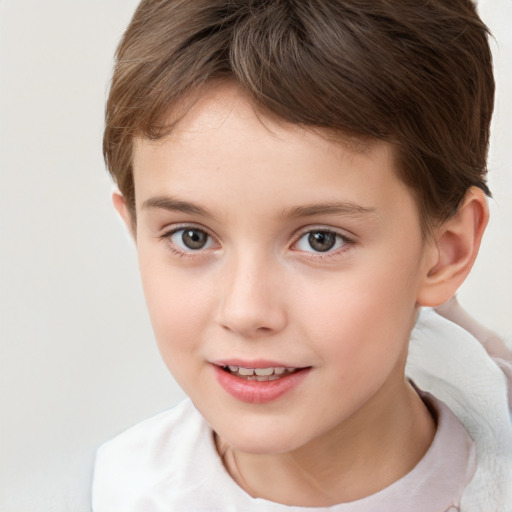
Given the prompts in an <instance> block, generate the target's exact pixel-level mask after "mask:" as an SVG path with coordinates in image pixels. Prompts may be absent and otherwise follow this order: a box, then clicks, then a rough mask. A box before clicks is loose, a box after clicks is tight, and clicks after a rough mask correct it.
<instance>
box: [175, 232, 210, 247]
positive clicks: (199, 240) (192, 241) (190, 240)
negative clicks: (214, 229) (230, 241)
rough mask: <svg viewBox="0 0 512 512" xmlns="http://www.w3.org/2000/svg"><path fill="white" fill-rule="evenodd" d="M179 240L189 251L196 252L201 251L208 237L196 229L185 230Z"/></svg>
mask: <svg viewBox="0 0 512 512" xmlns="http://www.w3.org/2000/svg"><path fill="white" fill-rule="evenodd" d="M181 239H182V240H183V243H184V244H185V245H186V246H187V247H188V248H189V249H194V250H197V249H202V248H203V247H204V246H205V245H206V242H207V241H208V235H207V234H206V233H205V232H204V231H199V230H197V229H186V230H185V231H183V235H182V236H181Z"/></svg>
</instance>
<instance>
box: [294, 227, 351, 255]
mask: <svg viewBox="0 0 512 512" xmlns="http://www.w3.org/2000/svg"><path fill="white" fill-rule="evenodd" d="M347 242H348V240H347V238H345V237H344V236H342V235H340V234H339V233H336V232H334V231H329V230H325V229H323V230H322V229H319V230H315V231H308V232H307V233H305V234H304V235H303V236H301V237H300V238H299V240H298V242H297V243H296V247H297V249H298V250H299V251H305V252H328V251H332V250H336V249H339V248H341V247H342V246H343V245H344V244H345V243H347Z"/></svg>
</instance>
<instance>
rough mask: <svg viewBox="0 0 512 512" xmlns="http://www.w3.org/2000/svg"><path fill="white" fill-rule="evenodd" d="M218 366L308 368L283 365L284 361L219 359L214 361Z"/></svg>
mask: <svg viewBox="0 0 512 512" xmlns="http://www.w3.org/2000/svg"><path fill="white" fill-rule="evenodd" d="M212 364H214V365H216V366H238V367H241V368H306V367H307V366H301V365H295V364H289V363H283V362H282V361H270V360H266V359H256V360H244V359H237V358H230V359H218V360H215V361H212Z"/></svg>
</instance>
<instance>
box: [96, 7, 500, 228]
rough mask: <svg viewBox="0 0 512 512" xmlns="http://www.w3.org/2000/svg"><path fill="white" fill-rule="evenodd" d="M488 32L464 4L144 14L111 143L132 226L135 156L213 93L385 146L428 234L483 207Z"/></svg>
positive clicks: (137, 23)
mask: <svg viewBox="0 0 512 512" xmlns="http://www.w3.org/2000/svg"><path fill="white" fill-rule="evenodd" d="M488 35H489V34H488V30H487V27H486V26H485V25H484V23H483V22H482V21H481V19H480V18H479V16H478V15H477V12H476V8H475V5H474V3H473V2H472V1H470V0H430V1H428V2H425V1H424V0H143V1H142V2H141V3H140V5H139V7H138V8H137V10H136V12H135V14H134V16H133V19H132V21H131V23H130V25H129V26H128V28H127V30H126V32H125V34H124V36H123V38H122V40H121V42H120V45H119V47H118V50H117V53H116V63H115V70H114V75H113V79H112V85H111V89H110V95H109V98H108V102H107V108H106V128H105V134H104V141H103V150H104V156H105V160H106V163H107V167H108V169H109V171H110V173H111V174H112V176H113V178H114V180H115V181H116V182H117V184H118V186H119V189H120V190H121V192H122V194H123V195H124V196H125V199H126V201H127V203H128V205H129V207H130V209H131V211H132V215H133V216H134V218H135V190H134V184H133V175H132V145H133V139H134V137H136V136H142V137H147V138H152V139H154V138H159V137H163V136H165V134H167V133H168V132H169V130H170V129H171V128H172V127H171V126H165V124H164V123H165V119H166V116H168V115H169V113H170V112H172V111H173V108H176V107H178V106H179V105H180V104H181V105H182V104H183V100H185V99H187V98H190V97H191V93H192V92H193V91H198V90H200V88H201V87H202V86H204V85H205V84H208V83H209V82H210V81H211V80H216V79H230V80H235V81H236V82H238V83H239V84H240V85H241V86H242V87H243V88H244V89H245V90H246V91H247V92H248V93H249V95H250V97H251V98H252V99H253V101H254V103H255V104H256V105H257V106H259V107H260V108H261V109H262V110H264V111H266V112H270V113H272V114H273V115H276V116H277V117H279V118H281V119H283V120H285V121H289V122H292V123H298V124H301V125H304V126H310V127H314V128H322V129H326V130H333V131H335V132H341V133H344V134H347V135H350V136H356V137H362V138H365V139H368V138H370V139H380V140H384V141H388V142H390V143H392V144H393V145H394V147H395V155H396V160H397V173H398V176H399V177H400V179H401V180H402V181H403V182H404V183H405V184H407V185H408V186H409V187H410V188H411V189H412V191H413V193H414V195H415V197H416V200H417V203H418V207H419V211H420V216H421V219H422V222H423V225H424V227H425V225H426V226H428V225H431V224H432V223H433V222H435V221H442V220H445V219H446V218H449V217H450V215H452V214H453V213H454V212H455V211H456V208H457V205H458V203H459V201H460V200H461V198H462V197H463V196H464V194H465V193H466V192H467V190H468V189H469V187H471V186H477V187H480V188H481V189H483V190H484V191H485V192H486V193H487V194H489V190H488V188H487V185H486V181H485V180H486V173H487V167H486V161H487V150H488V143H489V125H490V120H491V116H492V110H493V103H494V79H493V74H492V57H491V52H490V48H489V44H488Z"/></svg>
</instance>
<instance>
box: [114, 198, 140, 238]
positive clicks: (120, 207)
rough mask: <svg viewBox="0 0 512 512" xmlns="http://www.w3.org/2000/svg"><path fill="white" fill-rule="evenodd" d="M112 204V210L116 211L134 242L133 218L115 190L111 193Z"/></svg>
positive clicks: (123, 200)
mask: <svg viewBox="0 0 512 512" xmlns="http://www.w3.org/2000/svg"><path fill="white" fill-rule="evenodd" d="M112 203H113V204H114V208H115V209H116V211H117V213H118V214H119V216H120V217H121V219H122V220H123V222H124V224H125V226H126V228H127V229H128V232H129V233H130V235H131V236H132V238H133V239H134V240H135V226H134V221H133V217H132V215H131V213H130V209H129V208H128V205H127V204H126V201H125V199H124V197H123V195H122V194H121V193H120V192H118V191H117V190H116V191H114V192H113V193H112Z"/></svg>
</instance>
